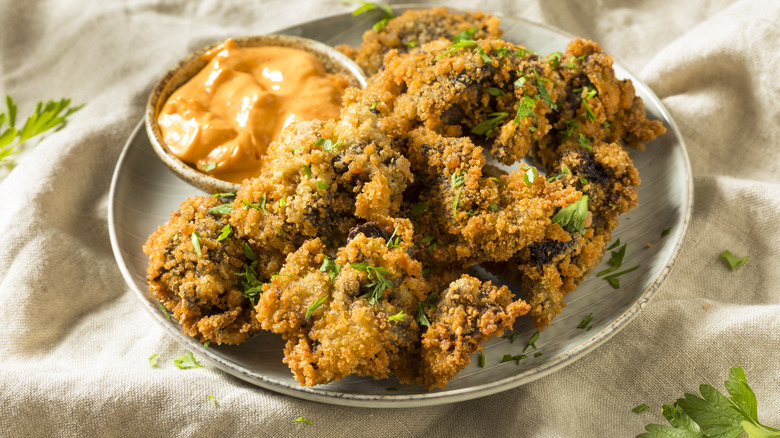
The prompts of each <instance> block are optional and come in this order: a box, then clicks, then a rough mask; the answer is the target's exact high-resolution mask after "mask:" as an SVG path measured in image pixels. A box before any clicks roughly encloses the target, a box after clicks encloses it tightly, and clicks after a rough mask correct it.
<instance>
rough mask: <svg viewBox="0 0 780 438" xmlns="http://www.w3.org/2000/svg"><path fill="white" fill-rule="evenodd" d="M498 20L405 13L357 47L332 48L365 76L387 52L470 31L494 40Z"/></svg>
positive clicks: (428, 12) (441, 12)
mask: <svg viewBox="0 0 780 438" xmlns="http://www.w3.org/2000/svg"><path fill="white" fill-rule="evenodd" d="M500 24H501V21H500V20H499V19H498V18H497V17H495V16H493V15H490V14H485V13H483V12H479V11H476V12H451V11H448V10H447V8H433V9H421V10H414V9H411V10H408V11H406V12H404V13H403V14H401V15H399V16H398V17H395V18H393V19H391V20H389V21H388V22H387V25H386V26H385V27H384V28H382V29H380V30H378V31H377V30H369V31H366V32H365V33H364V34H363V44H361V45H360V47H358V48H353V47H350V46H347V45H340V46H337V47H336V49H337V50H339V51H341V52H342V53H344V54H345V55H347V56H349V57H350V58H352V59H353V60H354V61H355V62H356V63H357V64H358V65H359V66H360V67H361V68H362V69H363V71H364V72H365V73H366V75H368V76H372V75H373V74H375V73H376V72H378V71H379V70H380V69H382V68H383V65H382V58H383V57H384V55H385V54H386V53H387V52H389V51H390V50H396V51H398V52H399V53H405V52H407V51H408V50H409V49H412V48H414V47H418V46H422V45H423V44H425V43H428V42H430V41H435V40H438V39H441V38H445V39H448V40H451V39H452V38H453V37H454V36H455V35H457V34H459V33H461V32H464V31H467V30H469V29H474V30H475V33H474V35H473V37H474V38H475V39H497V38H499V37H500V36H501V33H502V32H501V29H499V28H498V26H499V25H500Z"/></svg>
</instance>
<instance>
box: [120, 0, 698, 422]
mask: <svg viewBox="0 0 780 438" xmlns="http://www.w3.org/2000/svg"><path fill="white" fill-rule="evenodd" d="M394 8H395V9H396V10H405V9H413V8H414V9H421V6H420V5H408V4H400V5H394ZM448 9H450V10H457V9H455V8H448ZM490 13H491V14H493V15H495V16H497V17H499V18H501V19H502V20H503V19H510V20H514V21H518V22H522V23H524V24H525V25H529V26H532V27H537V28H542V29H545V30H547V31H550V32H554V33H557V34H559V35H561V36H564V37H566V38H568V39H573V38H576V36H574V35H572V34H569V33H568V32H565V31H563V30H561V29H558V28H555V27H553V26H550V25H547V24H543V23H537V22H534V21H530V20H527V19H525V18H519V17H514V16H508V15H505V14H502V13H493V12H490ZM348 14H350V13H349V12H344V13H334V14H330V15H327V16H324V17H320V18H317V19H315V20H309V21H305V22H301V23H297V24H294V25H292V26H288V27H285V28H283V29H280V30H277V31H276V32H274V33H281V32H285V31H289V30H291V29H295V28H296V27H300V26H306V25H310V24H312V23H314V22H318V21H321V20H328V19H332V18H334V17H342V16H345V15H348ZM615 65H616V66H617V67H619V68H620V69H621V70H622V71H623V72H624V73H625V75H626V77H627V78H628V79H630V80H631V81H632V82H633V84H634V87H635V88H637V89H639V88H641V89H642V92H643V93H644V96H643V99H645V100H646V99H648V98H649V99H650V100H651V101H652V103H653V106H654V107H655V108H656V109H657V110H658V111H659V112H660V113H661V115H662V117H663V120H664V122H666V123H667V124H668V125H669V128H670V129H669V131H671V132H669V133H667V135H668V134H673V135H674V136H675V138H676V143H677V147H678V148H679V151H680V155H681V158H682V162H683V165H684V166H683V167H684V169H685V180H686V184H685V185H686V196H685V197H684V205H682V207H683V217H682V218H681V219H680V221H681V227H680V229H679V230H678V232H677V240H676V243H675V245H674V247H673V248H672V250H671V253H670V254H669V255H668V257H667V258H666V260H665V263H664V268H663V269H661V270H660V271H659V272H658V273H657V275H656V276H655V278H654V279H653V281H652V283H650V284H649V285H648V286H647V287H646V289H645V291H644V292H643V293H642V294H641V295H640V296H639V298H637V300H636V301H635V302H634V304H632V305H631V306H630V307H628V308H627V309H626V310H625V311H624V312H623V313H622V314H621V315H620V316H618V317H617V318H615V319H613V320H612V321H611V322H610V324H609V325H607V326H606V327H604V329H602V330H601V331H600V332H598V333H596V334H594V335H593V336H592V337H591V338H589V339H587V340H585V341H583V342H582V343H580V344H579V345H578V346H576V347H574V348H572V349H570V350H568V351H566V352H565V353H563V354H562V355H560V356H558V357H556V358H554V359H553V360H551V361H549V362H545V363H542V364H540V365H538V366H536V367H532V368H528V369H526V370H523V371H521V372H519V373H517V374H514V375H512V376H509V377H505V378H502V379H498V380H495V381H492V382H488V383H483V384H480V385H476V386H471V387H467V388H460V389H453V390H446V388H445V390H444V391H440V392H422V393H414V394H392V395H391V394H388V395H378V394H370V395H369V394H352V393H342V392H334V391H325V390H321V389H318V388H320V387H304V386H295V385H293V384H288V383H286V382H282V381H278V380H276V379H273V378H269V377H267V376H264V375H262V374H260V373H256V372H250V371H248V370H243V369H240V368H242V367H241V366H239V365H236V364H235V363H232V362H229V361H225V360H223V358H221V357H219V356H217V355H214V354H212V353H211V352H209V351H208V349H205V348H203V347H202V345H201V344H200V343H198V342H196V341H195V340H194V339H193V338H191V337H189V336H187V335H186V334H184V333H183V332H181V331H180V330H178V329H177V328H176V327H178V325H176V326H174V325H173V324H169V323H168V322H166V320H165V319H164V318H165V317H164V316H163V315H162V314H161V313H160V312H159V309H157V308H156V307H155V306H152V305H151V303H150V302H149V300H148V299H147V297H146V294H147V292H146V291H142V290H140V289H139V288H138V287H137V286H136V284H135V279H134V278H133V276H132V273H131V272H130V270H129V268H128V266H127V264H126V263H125V260H124V258H123V256H122V249H121V248H120V247H119V242H118V236H117V234H116V233H117V232H116V220H115V213H114V209H115V208H116V202H115V201H116V194H117V190H118V189H117V186H118V182H119V175H120V173H121V170H122V167H123V163H124V162H125V159H126V158H127V155H128V153H129V151H130V149H131V147H132V146H133V144H134V142H135V141H139V140H138V139H137V137H138V135H141V134H142V133H143V127H144V119H143V118H141V121H140V122H139V123H138V124H137V125H136V127H135V128H134V129H133V132H132V133H131V135H130V136H129V138H128V140H127V141H126V142H125V144H124V146H123V148H122V152H121V154H120V155H119V158H118V159H117V164H116V166H115V168H114V173H113V175H112V178H111V186H110V190H109V197H108V212H107V222H108V231H109V239H110V241H111V247H112V252H113V254H114V257H115V259H116V261H117V265H118V267H119V270H120V272H121V273H122V277H123V278H124V280H125V282H126V283H127V285H128V286H129V287H130V289H132V290H133V292H134V293H135V295H136V296H137V298H139V299H141V301H142V302H143V305H144V308H145V309H146V310H147V312H148V313H149V314H151V316H152V317H153V318H154V319H155V320H156V321H157V322H158V325H162V327H164V328H165V329H166V331H167V332H168V333H169V334H171V335H172V336H173V338H174V339H175V340H176V341H177V342H179V343H180V344H182V345H183V346H184V347H186V348H188V349H189V350H190V351H194V350H197V352H198V355H199V356H200V358H201V359H203V360H204V361H206V362H208V363H211V364H213V365H214V366H216V367H217V368H219V369H220V370H222V371H224V372H226V373H228V374H230V375H232V376H234V377H237V378H239V379H241V380H244V381H246V382H249V383H251V384H253V385H256V386H259V387H262V388H264V389H268V390H271V391H274V392H277V393H281V394H285V395H290V396H293V397H296V398H301V399H305V400H309V401H316V402H321V403H327V404H335V405H342V406H352V407H372V408H406V407H419V406H431V405H439V404H444V403H454V402H458V401H464V400H470V399H475V398H481V397H485V396H488V395H492V394H496V393H499V392H503V391H506V390H509V389H513V388H517V387H519V386H522V385H525V384H527V383H530V382H532V381H535V380H537V379H540V378H542V377H544V376H547V375H549V374H552V373H554V372H555V371H558V370H560V369H562V368H564V367H566V366H568V365H570V364H572V363H574V362H575V361H576V360H578V359H581V358H582V357H584V356H585V355H587V354H588V353H590V352H591V351H593V350H595V349H596V348H598V347H599V346H601V345H603V344H604V343H605V342H606V341H607V340H609V339H610V338H612V337H613V336H614V335H616V334H617V333H618V332H619V331H620V330H622V329H623V328H624V327H625V326H626V325H627V324H628V323H629V322H630V321H632V320H633V319H634V318H635V317H636V316H637V315H638V314H639V311H640V310H642V308H644V306H645V305H646V303H647V302H648V301H649V300H650V299H651V298H652V297H653V296H654V295H655V293H656V292H657V290H658V289H659V288H660V286H661V285H662V284H663V282H664V281H665V280H666V278H667V277H668V276H669V274H670V273H671V271H672V269H673V268H674V265H675V264H676V262H677V260H678V259H679V256H680V253H681V251H682V247H683V245H684V243H685V239H686V237H687V234H688V230H689V228H690V223H691V219H692V214H693V178H692V168H691V163H690V158H689V156H688V151H687V147H686V146H685V142H684V140H683V138H682V134H681V133H680V130H679V128H678V127H677V124H676V123H675V121H674V119H673V118H672V117H671V114H670V113H669V111H668V110H667V108H666V107H665V106H664V105H663V103H662V102H661V100H660V99H659V98H658V96H656V95H655V93H654V92H653V91H652V90H651V89H650V87H649V86H647V85H646V84H644V83H643V82H642V81H640V80H639V79H638V78H637V77H636V76H635V75H633V74H632V73H631V72H630V71H628V70H626V69H625V68H624V67H623V66H622V65H620V64H619V63H617V62H616V63H615ZM645 96H647V97H645ZM140 141H143V139H141V140H140ZM150 147H151V146H150Z"/></svg>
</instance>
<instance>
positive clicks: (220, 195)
mask: <svg viewBox="0 0 780 438" xmlns="http://www.w3.org/2000/svg"><path fill="white" fill-rule="evenodd" d="M211 197H212V198H235V197H236V192H225V193H214V194H213V195H211Z"/></svg>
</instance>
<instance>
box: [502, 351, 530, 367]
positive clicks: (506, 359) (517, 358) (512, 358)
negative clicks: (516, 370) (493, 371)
mask: <svg viewBox="0 0 780 438" xmlns="http://www.w3.org/2000/svg"><path fill="white" fill-rule="evenodd" d="M527 357H528V356H526V355H524V354H518V355H516V356H512V355H511V354H505V355H504V357H502V358H501V363H504V362H512V361H515V364H517V365H520V360H522V359H525V358H527Z"/></svg>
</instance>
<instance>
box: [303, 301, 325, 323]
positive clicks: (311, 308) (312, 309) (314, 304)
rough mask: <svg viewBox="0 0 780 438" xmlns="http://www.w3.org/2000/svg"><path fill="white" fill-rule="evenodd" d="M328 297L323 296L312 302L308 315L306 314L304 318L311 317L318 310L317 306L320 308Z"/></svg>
mask: <svg viewBox="0 0 780 438" xmlns="http://www.w3.org/2000/svg"><path fill="white" fill-rule="evenodd" d="M327 299H328V297H322V298H320V299H318V300H317V301H315V302H313V303H311V306H309V309H308V310H307V311H306V316H304V318H308V317H310V316H311V315H312V314H313V313H314V312H315V311H316V310H317V308H319V307H320V306H321V305H322V303H324V302H325V300H327Z"/></svg>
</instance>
